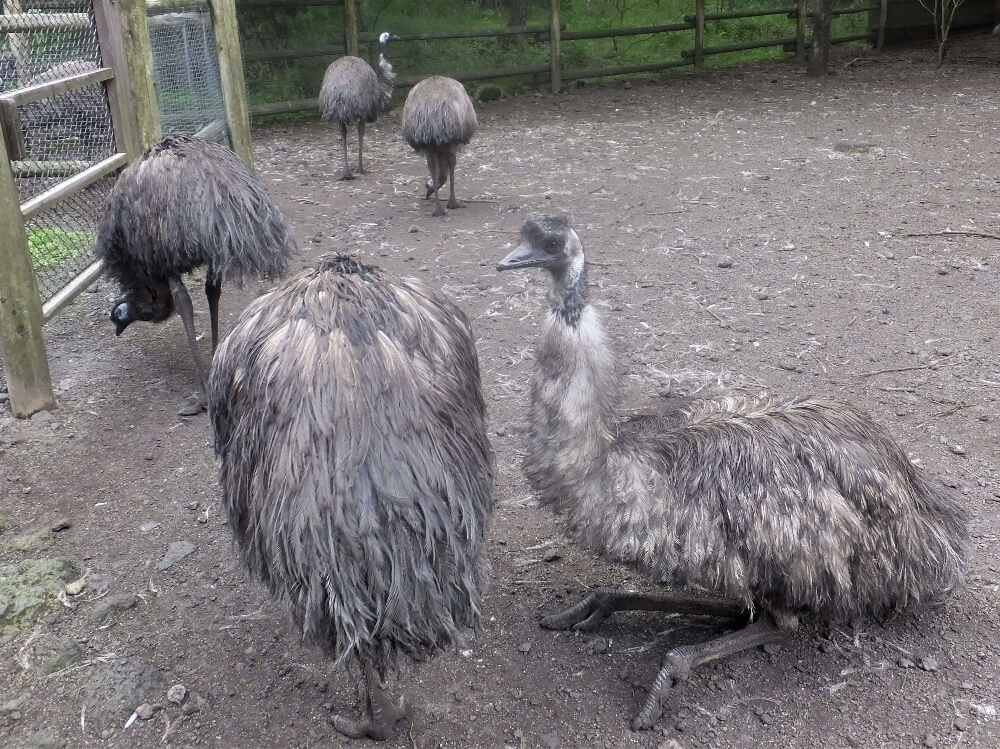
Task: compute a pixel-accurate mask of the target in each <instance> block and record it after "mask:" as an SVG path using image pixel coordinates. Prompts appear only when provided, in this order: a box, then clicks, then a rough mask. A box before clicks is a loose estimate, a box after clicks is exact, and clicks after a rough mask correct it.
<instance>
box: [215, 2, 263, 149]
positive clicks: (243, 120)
mask: <svg viewBox="0 0 1000 749" xmlns="http://www.w3.org/2000/svg"><path fill="white" fill-rule="evenodd" d="M211 3H212V6H211V7H212V25H213V27H214V31H215V50H216V52H217V53H218V55H219V77H220V78H221V79H222V101H223V106H224V107H225V110H226V124H228V125H229V144H230V145H231V146H232V149H233V151H235V152H236V155H237V156H239V157H240V158H241V159H243V161H244V162H246V164H247V166H249V167H250V168H251V169H253V143H252V142H251V140H250V109H249V107H248V106H247V84H246V80H245V79H244V77H243V57H242V55H241V54H240V32H239V28H238V26H237V24H236V3H235V1H234V0H211Z"/></svg>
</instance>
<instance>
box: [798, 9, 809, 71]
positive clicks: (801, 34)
mask: <svg viewBox="0 0 1000 749" xmlns="http://www.w3.org/2000/svg"><path fill="white" fill-rule="evenodd" d="M795 5H796V10H795V59H796V60H798V61H799V62H805V61H806V57H807V55H806V16H807V15H808V13H809V0H798V2H796V4H795Z"/></svg>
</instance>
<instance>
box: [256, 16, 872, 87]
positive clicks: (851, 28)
mask: <svg viewBox="0 0 1000 749" xmlns="http://www.w3.org/2000/svg"><path fill="white" fill-rule="evenodd" d="M842 3H844V4H845V5H844V7H848V6H847V4H850V5H860V3H857V0H842ZM782 6H784V7H787V8H788V9H789V10H792V9H793V8H794V6H795V2H794V1H793V0H707V2H706V11H707V12H708V13H718V12H725V11H732V10H737V9H739V10H753V9H764V8H775V7H782ZM358 8H359V27H360V30H361V31H383V30H390V31H392V32H394V33H397V34H398V33H423V32H438V33H440V32H446V31H460V30H472V29H494V28H503V27H506V26H508V25H528V26H543V27H547V26H548V23H549V4H548V2H547V0H358ZM265 10H266V12H262V11H261V9H258V8H252V9H251V8H247V9H240V10H239V21H240V31H241V34H242V36H243V40H244V41H243V43H244V50H251V49H273V48H275V47H290V48H308V47H311V48H316V47H321V46H323V45H327V46H328V45H332V44H341V43H342V42H343V33H344V32H343V29H344V21H343V11H342V8H341V7H340V6H339V5H338V6H335V7H333V8H327V7H313V6H309V7H304V8H301V9H298V10H292V11H285V10H283V9H281V10H278V9H265ZM560 14H561V20H562V22H563V24H564V26H565V28H566V29H568V30H573V31H581V30H589V29H608V28H634V27H640V26H657V25H664V24H672V23H683V22H684V17H685V16H693V15H694V0H562V2H561V10H560ZM867 21H868V19H867V13H857V14H853V15H846V16H838V17H836V18H835V19H834V26H833V35H834V36H846V35H850V34H858V33H861V32H863V31H865V30H866V27H867ZM794 36H795V19H794V18H789V17H788V15H787V14H781V15H772V16H758V17H754V18H741V19H728V20H721V21H709V22H707V23H706V29H705V45H706V46H708V47H716V46H726V45H731V44H745V43H749V42H755V41H766V40H771V39H774V40H777V39H785V38H789V37H794ZM693 47H694V31H693V30H691V29H688V30H684V31H677V32H668V33H660V34H645V35H640V36H627V37H618V38H607V39H585V40H564V41H563V44H562V61H563V67H564V69H565V70H567V71H572V70H581V69H586V68H592V67H617V66H625V65H643V64H649V63H656V62H665V61H669V60H675V59H679V58H680V56H681V52H682V51H683V50H691V49H692V48H693ZM391 53H392V63H393V67H394V68H395V70H396V73H397V74H398V75H403V76H406V77H414V76H425V75H433V74H445V75H456V74H460V73H463V72H472V71H486V70H502V69H505V68H515V67H525V66H539V67H540V66H544V65H546V64H547V63H548V61H549V47H548V39H547V35H534V34H522V35H518V36H506V37H482V38H473V39H435V40H428V41H407V42H396V43H394V44H393V45H392V47H391ZM787 54H788V53H786V52H784V51H783V50H782V48H781V47H780V46H779V47H766V48H760V49H753V50H746V51H743V52H736V53H730V54H725V55H718V56H709V57H706V65H708V66H713V67H714V66H720V65H735V64H740V63H744V62H749V61H756V60H763V59H771V58H780V57H784V56H787ZM361 55H362V56H363V57H365V58H366V59H368V60H369V61H370V62H374V61H376V60H377V59H378V47H377V45H375V44H370V45H362V50H361ZM332 60H333V55H332V54H330V55H327V56H317V57H310V58H304V59H298V60H294V61H283V60H282V61H260V62H250V63H248V64H247V81H248V86H249V89H250V101H251V103H252V104H256V103H268V102H274V101H282V100H289V99H300V98H311V97H315V96H316V95H317V94H318V91H319V85H320V82H321V81H322V76H323V71H324V70H325V68H326V66H327V65H328V64H329V63H330V62H331V61H332ZM685 69H686V68H680V70H685ZM546 81H547V74H544V73H543V74H538V75H531V76H520V77H516V78H506V79H502V80H500V81H498V85H500V86H501V87H502V88H504V89H505V90H506V91H508V92H511V91H517V90H519V89H522V88H525V87H532V86H538V85H543V84H544V83H545V82H546Z"/></svg>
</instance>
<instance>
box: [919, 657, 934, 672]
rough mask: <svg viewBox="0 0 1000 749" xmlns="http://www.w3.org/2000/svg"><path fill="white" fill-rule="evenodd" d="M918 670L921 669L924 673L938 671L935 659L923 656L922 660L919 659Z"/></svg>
mask: <svg viewBox="0 0 1000 749" xmlns="http://www.w3.org/2000/svg"><path fill="white" fill-rule="evenodd" d="M920 668H922V669H923V670H924V671H937V670H938V662H937V658H935V657H934V656H932V655H925V656H924V657H923V658H921V659H920Z"/></svg>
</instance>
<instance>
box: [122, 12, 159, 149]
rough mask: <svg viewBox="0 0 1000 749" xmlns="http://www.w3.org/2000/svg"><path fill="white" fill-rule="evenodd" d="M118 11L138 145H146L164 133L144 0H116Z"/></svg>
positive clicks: (144, 146) (141, 146)
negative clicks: (157, 97)
mask: <svg viewBox="0 0 1000 749" xmlns="http://www.w3.org/2000/svg"><path fill="white" fill-rule="evenodd" d="M118 13H119V18H120V19H121V24H122V41H123V42H124V44H123V46H124V49H125V60H126V62H127V64H128V65H127V67H128V86H129V93H130V94H131V98H132V104H133V105H134V106H135V118H136V125H137V127H138V129H139V132H138V137H139V147H140V148H141V149H146V148H148V147H149V146H151V145H153V144H154V143H156V142H157V141H158V140H160V138H162V137H163V131H162V130H161V129H160V108H159V105H158V104H157V101H156V87H155V86H154V85H153V47H152V45H151V44H150V41H149V23H148V21H147V20H146V0H118ZM115 72H116V73H117V72H118V71H115Z"/></svg>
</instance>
